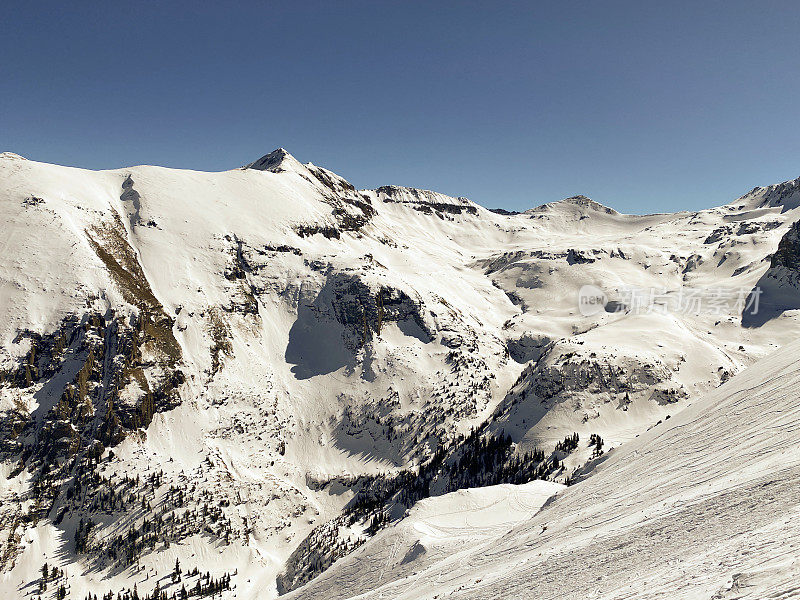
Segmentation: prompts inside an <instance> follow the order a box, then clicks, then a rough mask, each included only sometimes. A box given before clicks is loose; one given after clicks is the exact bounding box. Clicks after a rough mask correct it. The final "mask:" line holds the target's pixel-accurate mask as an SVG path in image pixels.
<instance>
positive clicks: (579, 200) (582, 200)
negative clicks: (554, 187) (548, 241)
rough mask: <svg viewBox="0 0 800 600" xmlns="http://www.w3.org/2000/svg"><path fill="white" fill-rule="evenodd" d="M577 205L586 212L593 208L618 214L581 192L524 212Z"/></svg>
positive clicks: (609, 213) (536, 211) (610, 213)
mask: <svg viewBox="0 0 800 600" xmlns="http://www.w3.org/2000/svg"><path fill="white" fill-rule="evenodd" d="M564 206H569V207H572V206H574V207H577V208H578V209H580V210H581V212H586V211H587V210H593V211H597V212H602V213H605V214H608V215H617V214H619V213H618V212H617V211H616V210H614V209H613V208H609V207H608V206H605V205H604V204H600V203H599V202H595V201H594V200H592V199H591V198H589V197H588V196H584V195H582V194H578V195H577V196H570V197H569V198H564V199H563V200H558V201H557V202H548V203H547V204H542V205H541V206H537V207H536V208H532V209H530V210H527V211H525V212H527V213H539V212H543V211H549V210H553V209H555V208H557V207H564Z"/></svg>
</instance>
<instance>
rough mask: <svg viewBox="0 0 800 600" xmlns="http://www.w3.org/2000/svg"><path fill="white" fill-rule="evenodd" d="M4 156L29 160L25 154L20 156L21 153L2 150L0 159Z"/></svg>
mask: <svg viewBox="0 0 800 600" xmlns="http://www.w3.org/2000/svg"><path fill="white" fill-rule="evenodd" d="M4 158H7V159H12V160H28V159H27V158H25V157H24V156H20V155H19V154H14V153H13V152H0V160H2V159H4Z"/></svg>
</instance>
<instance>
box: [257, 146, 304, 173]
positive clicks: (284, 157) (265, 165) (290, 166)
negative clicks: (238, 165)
mask: <svg viewBox="0 0 800 600" xmlns="http://www.w3.org/2000/svg"><path fill="white" fill-rule="evenodd" d="M299 166H302V165H301V164H300V161H298V160H297V159H296V158H295V157H294V156H292V155H291V154H289V152H287V151H286V149H285V148H278V149H276V150H273V151H272V152H270V153H269V154H265V155H264V156H262V157H261V158H259V159H258V160H257V161H255V162H251V163H250V164H249V165H245V166H244V167H242V168H243V169H255V170H257V171H271V172H273V173H280V172H281V171H289V170H294V169H295V168H297V167H299Z"/></svg>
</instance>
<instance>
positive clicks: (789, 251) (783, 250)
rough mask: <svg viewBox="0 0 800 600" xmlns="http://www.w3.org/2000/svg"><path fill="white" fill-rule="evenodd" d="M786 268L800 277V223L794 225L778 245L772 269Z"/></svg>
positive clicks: (773, 257)
mask: <svg viewBox="0 0 800 600" xmlns="http://www.w3.org/2000/svg"><path fill="white" fill-rule="evenodd" d="M777 267H784V268H786V269H789V270H791V271H794V272H796V273H797V275H798V276H800V221H797V222H796V223H795V224H794V225H792V227H791V229H789V231H788V232H787V233H786V235H784V236H783V238H782V239H781V241H780V243H779V244H778V250H777V251H776V252H775V254H774V255H773V256H772V261H771V263H770V268H773V269H774V268H777Z"/></svg>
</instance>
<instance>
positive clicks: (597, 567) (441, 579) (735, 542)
mask: <svg viewBox="0 0 800 600" xmlns="http://www.w3.org/2000/svg"><path fill="white" fill-rule="evenodd" d="M798 352H800V344H799V343H794V344H791V345H789V346H787V347H786V348H784V349H782V350H780V351H778V352H776V353H775V354H774V355H772V356H770V357H768V358H765V359H764V360H762V361H760V362H758V363H757V364H756V365H754V366H753V367H751V368H749V369H748V370H747V371H745V372H744V373H742V374H740V375H738V376H736V377H735V378H734V379H732V380H731V381H730V382H728V383H727V384H725V385H724V386H722V387H721V388H719V389H718V390H715V391H714V392H712V393H710V394H708V395H707V396H706V397H704V398H703V399H702V400H700V401H698V402H696V403H695V404H694V405H693V406H691V407H690V408H687V409H686V410H684V411H682V412H680V413H678V414H677V415H676V416H674V417H673V418H671V419H670V420H669V421H666V422H665V423H662V424H660V425H658V426H657V427H655V428H653V429H652V430H651V431H650V432H648V433H646V434H643V435H641V436H640V437H639V438H637V439H636V440H635V441H632V442H630V443H629V444H626V445H625V446H623V447H621V448H618V449H616V450H614V451H613V452H612V453H610V454H609V455H608V456H607V458H606V459H605V460H604V461H603V462H602V464H601V465H600V466H598V467H597V468H596V470H595V471H594V472H593V473H592V474H591V476H590V477H588V478H586V479H585V480H584V481H582V482H579V483H578V484H576V485H573V486H572V487H569V488H567V489H565V490H563V491H560V492H558V493H557V495H556V496H555V497H554V498H553V499H552V500H550V501H549V502H547V504H546V506H545V507H544V508H543V509H542V510H540V511H538V512H537V513H536V514H535V515H534V516H532V517H531V518H530V519H525V520H524V521H523V522H521V523H518V524H516V525H515V526H514V527H513V528H512V529H511V530H510V531H509V532H507V533H505V532H503V533H500V532H497V533H495V534H494V535H491V536H489V539H488V541H487V540H486V539H485V538H483V537H481V535H480V531H481V529H480V528H478V529H477V530H476V533H477V535H476V536H475V538H473V539H469V535H470V533H471V532H472V531H473V530H475V528H474V526H473V524H474V521H470V518H462V519H460V523H457V524H456V527H458V526H459V525H460V530H459V532H458V533H457V534H454V535H461V536H463V537H464V538H466V539H468V540H469V541H467V542H466V543H464V544H463V545H462V546H461V547H460V548H457V549H454V550H453V551H451V552H449V553H447V554H445V555H444V556H438V557H436V559H434V560H430V561H426V562H425V563H423V564H421V565H420V568H419V569H417V570H416V571H415V572H413V573H408V572H406V571H402V570H400V571H398V572H397V573H396V575H395V572H394V571H392V570H391V567H392V566H393V565H395V564H396V562H397V556H392V557H390V558H391V560H390V561H389V563H387V568H382V567H381V566H380V565H382V564H383V561H384V560H386V558H385V547H386V546H387V545H388V540H391V539H392V538H398V539H404V538H403V537H401V532H402V531H404V530H405V529H407V528H408V523H407V521H409V522H413V520H414V517H413V516H409V517H408V519H406V520H405V521H401V522H400V524H398V525H397V526H395V527H394V528H392V529H390V530H387V531H386V532H384V534H382V535H380V536H377V537H376V538H374V539H373V540H372V541H370V542H368V543H367V544H366V545H365V546H363V547H362V548H360V549H359V551H358V552H357V553H356V554H354V555H353V556H352V557H350V558H348V559H345V560H342V561H340V562H339V563H337V564H336V565H335V566H334V567H333V568H331V569H330V570H329V571H328V572H327V573H325V574H323V575H322V576H321V577H320V578H319V579H318V580H316V581H314V582H312V583H311V584H309V585H308V586H306V587H305V588H302V589H301V590H299V591H298V592H296V593H295V594H293V595H291V596H289V597H290V598H292V599H293V600H294V599H298V600H299V599H301V598H316V597H323V596H324V597H327V598H354V597H356V596H358V597H359V598H364V599H367V598H381V597H383V598H386V597H391V598H398V599H399V598H403V599H412V598H475V599H478V598H481V599H484V598H517V597H536V598H543V599H547V598H580V599H585V598H592V599H609V600H610V599H622V598H641V599H643V598H647V599H650V598H652V599H655V598H665V599H666V598H715V599H722V598H752V599H755V598H767V597H769V598H779V597H780V598H789V597H795V596H796V595H797V592H798V591H797V576H798V575H799V574H800V562H798V557H800V547H799V546H798V541H797V540H798V539H799V538H798V534H800V526H798V520H797V517H798V514H800V491H799V490H800V488H798V483H800V450H798V446H797V440H798V435H800V399H798V396H797V390H798V386H800V363H798V361H797V356H798ZM529 485H531V484H529ZM485 493H487V494H489V493H492V492H491V491H489V490H487V491H486V492H485ZM437 500H439V499H437ZM450 508H451V506H443V507H442V508H441V511H437V512H436V514H435V517H434V518H444V517H441V516H440V515H442V514H443V513H446V512H447V511H448V509H450ZM420 512H423V513H424V509H421V511H420ZM474 514H475V517H476V520H477V519H478V518H479V516H480V514H481V511H480V509H478V510H477V511H476V512H475V513H474ZM423 529H424V528H423ZM397 530H399V531H397ZM379 567H380V568H379ZM376 573H378V574H379V576H376V575H375V574H376ZM387 574H389V575H395V576H387ZM380 575H382V576H380Z"/></svg>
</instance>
